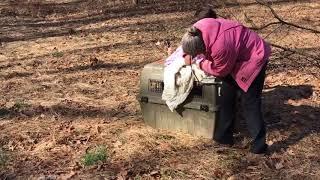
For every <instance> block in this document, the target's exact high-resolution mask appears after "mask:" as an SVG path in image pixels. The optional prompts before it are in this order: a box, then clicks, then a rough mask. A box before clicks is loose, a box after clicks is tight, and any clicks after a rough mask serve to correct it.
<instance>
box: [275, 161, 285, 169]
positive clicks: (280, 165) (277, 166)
mask: <svg viewBox="0 0 320 180" xmlns="http://www.w3.org/2000/svg"><path fill="white" fill-rule="evenodd" d="M275 167H276V169H277V170H279V169H282V168H283V167H284V166H283V164H282V163H276V165H275Z"/></svg>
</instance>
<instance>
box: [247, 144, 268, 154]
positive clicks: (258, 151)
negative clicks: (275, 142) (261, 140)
mask: <svg viewBox="0 0 320 180" xmlns="http://www.w3.org/2000/svg"><path fill="white" fill-rule="evenodd" d="M250 152H251V153H253V154H266V155H267V154H269V148H268V145H267V144H264V145H263V146H262V147H260V148H253V147H251V149H250Z"/></svg>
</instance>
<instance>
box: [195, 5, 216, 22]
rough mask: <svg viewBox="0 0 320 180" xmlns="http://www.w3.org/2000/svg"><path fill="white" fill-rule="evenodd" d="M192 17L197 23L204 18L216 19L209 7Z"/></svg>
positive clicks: (214, 13)
mask: <svg viewBox="0 0 320 180" xmlns="http://www.w3.org/2000/svg"><path fill="white" fill-rule="evenodd" d="M194 16H195V17H196V19H195V21H199V20H201V19H204V18H213V19H216V18H218V16H217V13H216V12H215V11H214V10H213V9H211V7H209V6H208V7H203V8H201V9H199V10H198V11H196V13H195V15H194Z"/></svg>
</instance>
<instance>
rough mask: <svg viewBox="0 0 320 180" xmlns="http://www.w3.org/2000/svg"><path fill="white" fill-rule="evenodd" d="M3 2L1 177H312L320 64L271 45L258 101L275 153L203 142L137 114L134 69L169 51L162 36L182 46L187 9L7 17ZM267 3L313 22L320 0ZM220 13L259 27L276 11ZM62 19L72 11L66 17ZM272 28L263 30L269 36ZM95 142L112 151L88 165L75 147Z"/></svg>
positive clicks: (283, 37)
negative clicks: (112, 15)
mask: <svg viewBox="0 0 320 180" xmlns="http://www.w3.org/2000/svg"><path fill="white" fill-rule="evenodd" d="M61 2H62V1H61ZM61 2H59V3H61ZM239 2H240V1H239ZM82 5H85V4H82ZM6 7H7V4H6V1H4V2H2V3H1V8H2V9H1V10H2V11H1V13H2V16H1V17H0V18H1V25H2V26H3V27H4V28H3V29H1V30H0V32H1V36H2V37H1V38H0V39H2V46H1V49H0V69H1V71H0V81H1V85H0V86H1V87H0V92H1V94H2V98H1V100H0V104H1V108H2V109H1V110H0V114H1V117H0V118H1V121H0V132H1V134H0V145H1V147H2V150H3V151H1V152H5V154H6V157H7V160H6V163H5V166H3V167H2V169H1V171H0V177H1V178H3V179H4V178H8V179H10V178H11V179H26V178H30V179H36V178H39V177H41V178H45V177H47V178H57V179H59V178H60V179H68V178H71V179H99V178H102V179H103V178H105V179H116V178H119V179H121V178H132V179H154V178H162V179H227V178H228V177H231V178H235V179H237V178H238V179H260V178H262V179H302V178H306V179H317V177H319V175H320V171H319V169H320V164H319V161H320V157H319V153H317V151H318V149H319V147H320V138H319V132H320V128H319V127H320V124H319V121H318V120H319V117H320V114H319V112H320V111H319V108H320V99H319V96H320V79H319V72H320V71H319V68H317V67H315V66H313V65H312V63H310V61H307V58H306V57H302V56H298V55H290V56H287V54H286V53H285V52H282V51H280V50H277V49H274V54H273V56H272V58H271V60H270V66H269V72H268V76H267V79H266V88H265V92H264V101H263V102H264V103H263V106H264V114H265V119H266V122H267V127H268V132H269V134H268V143H269V144H270V145H272V146H271V150H272V153H271V155H270V156H253V155H251V154H249V153H248V150H247V143H248V140H247V139H246V138H244V135H242V134H241V135H240V137H239V139H240V140H239V141H238V142H237V146H238V147H241V148H221V147H218V146H216V145H215V144H213V143H212V142H211V141H210V140H206V139H202V138H197V137H192V136H190V135H187V134H184V133H180V132H169V131H165V130H156V129H152V128H150V127H148V126H146V125H144V124H143V122H142V116H141V113H140V109H139V104H138V102H137V101H136V95H137V93H138V92H139V75H140V70H141V69H142V67H143V66H144V65H145V64H147V63H149V62H152V61H156V60H159V59H162V58H164V57H165V54H166V50H165V49H164V48H163V47H162V46H157V45H156V43H157V42H158V41H160V42H162V41H163V40H166V39H169V40H171V41H172V42H173V43H174V44H178V42H179V41H180V37H181V35H182V34H183V32H184V28H186V27H188V25H189V24H190V20H191V19H192V16H193V12H194V11H188V12H171V11H170V12H165V9H164V10H163V12H162V13H158V14H153V13H152V12H148V13H147V14H146V15H144V14H141V15H137V16H133V17H119V18H107V17H104V15H101V14H100V15H101V18H97V19H93V20H92V19H91V20H90V21H87V20H86V19H85V18H84V17H87V15H86V13H90V11H83V12H81V13H80V12H79V11H77V10H76V9H75V11H70V12H69V13H67V14H66V12H64V11H61V10H60V11H56V12H55V13H49V14H47V15H45V14H46V13H48V12H45V11H40V13H38V14H36V15H33V16H31V15H30V13H32V12H24V13H22V11H21V13H20V14H19V12H18V16H17V18H14V16H10V13H9V14H8V11H7V10H6V11H5V10H3V8H6ZM68 7H73V6H68ZM68 7H67V5H66V9H68ZM93 7H95V8H97V6H93V5H92V7H88V9H90V8H91V9H94V8H93ZM274 7H275V10H276V11H277V12H278V13H279V15H281V16H283V17H284V18H285V19H286V20H288V21H291V22H295V23H300V24H302V25H305V26H311V27H314V28H317V27H319V24H318V20H319V17H318V16H317V14H319V13H317V11H318V10H319V9H320V8H319V7H320V4H319V3H317V2H301V3H292V2H289V3H285V5H284V4H280V5H274ZM257 9H259V11H257ZM293 9H296V11H293ZM96 11H99V8H97V9H96ZM217 11H218V13H219V14H230V12H232V13H233V14H234V15H235V16H236V18H237V19H238V20H240V21H242V22H244V23H246V20H245V16H244V14H243V13H244V12H246V14H247V16H248V17H250V18H251V19H252V20H253V21H254V22H257V25H262V24H264V23H266V22H269V21H271V18H272V16H271V15H270V13H268V11H267V9H263V8H261V7H260V6H257V5H250V6H244V5H243V6H242V7H241V8H239V7H238V6H233V7H230V8H227V9H224V8H221V9H217ZM6 13H7V14H6ZM28 13H29V15H28ZM92 13H95V11H93V12H92ZM66 17H72V18H74V19H78V20H79V21H76V22H69V23H63V22H64V21H66ZM89 17H93V18H95V17H96V15H92V16H89ZM231 18H235V17H231ZM57 22H61V23H57ZM24 23H25V25H22V24H24ZM50 23H51V24H50ZM52 23H56V24H52ZM247 24H248V25H250V24H249V23H248V22H247ZM274 29H275V27H272V26H271V27H270V28H268V29H265V30H263V31H261V32H260V33H261V35H262V36H266V35H268V34H269V33H270V32H271V31H273V30H274ZM3 40H7V41H3ZM268 40H270V41H273V42H277V43H279V44H281V45H283V46H290V47H291V48H307V49H305V51H308V52H309V53H313V54H317V53H318V51H317V50H318V49H319V47H318V42H319V40H320V39H319V37H318V35H316V34H312V33H309V32H305V31H300V30H297V29H293V28H289V27H284V28H282V29H281V30H277V31H275V32H273V33H272V34H271V35H270V36H268ZM99 145H100V146H103V147H105V148H106V149H107V152H108V159H107V160H106V161H104V162H103V163H101V162H100V163H97V164H95V165H93V166H89V167H84V166H83V165H82V161H81V160H82V157H83V156H84V155H85V154H86V152H89V150H90V149H94V148H95V147H97V146H99ZM1 157H2V155H0V158H1ZM0 161H1V160H0Z"/></svg>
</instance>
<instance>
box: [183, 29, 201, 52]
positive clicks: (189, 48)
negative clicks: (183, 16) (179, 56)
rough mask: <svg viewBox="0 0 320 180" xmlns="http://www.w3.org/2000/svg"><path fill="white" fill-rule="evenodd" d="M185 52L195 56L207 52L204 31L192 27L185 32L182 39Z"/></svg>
mask: <svg viewBox="0 0 320 180" xmlns="http://www.w3.org/2000/svg"><path fill="white" fill-rule="evenodd" d="M181 45H182V49H183V52H184V53H186V54H189V55H191V56H192V57H195V56H196V55H198V54H201V53H205V52H206V47H205V44H204V41H203V39H202V33H201V31H200V30H199V29H197V28H196V27H191V28H189V29H188V31H187V32H186V33H185V34H184V36H183V37H182V41H181Z"/></svg>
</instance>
